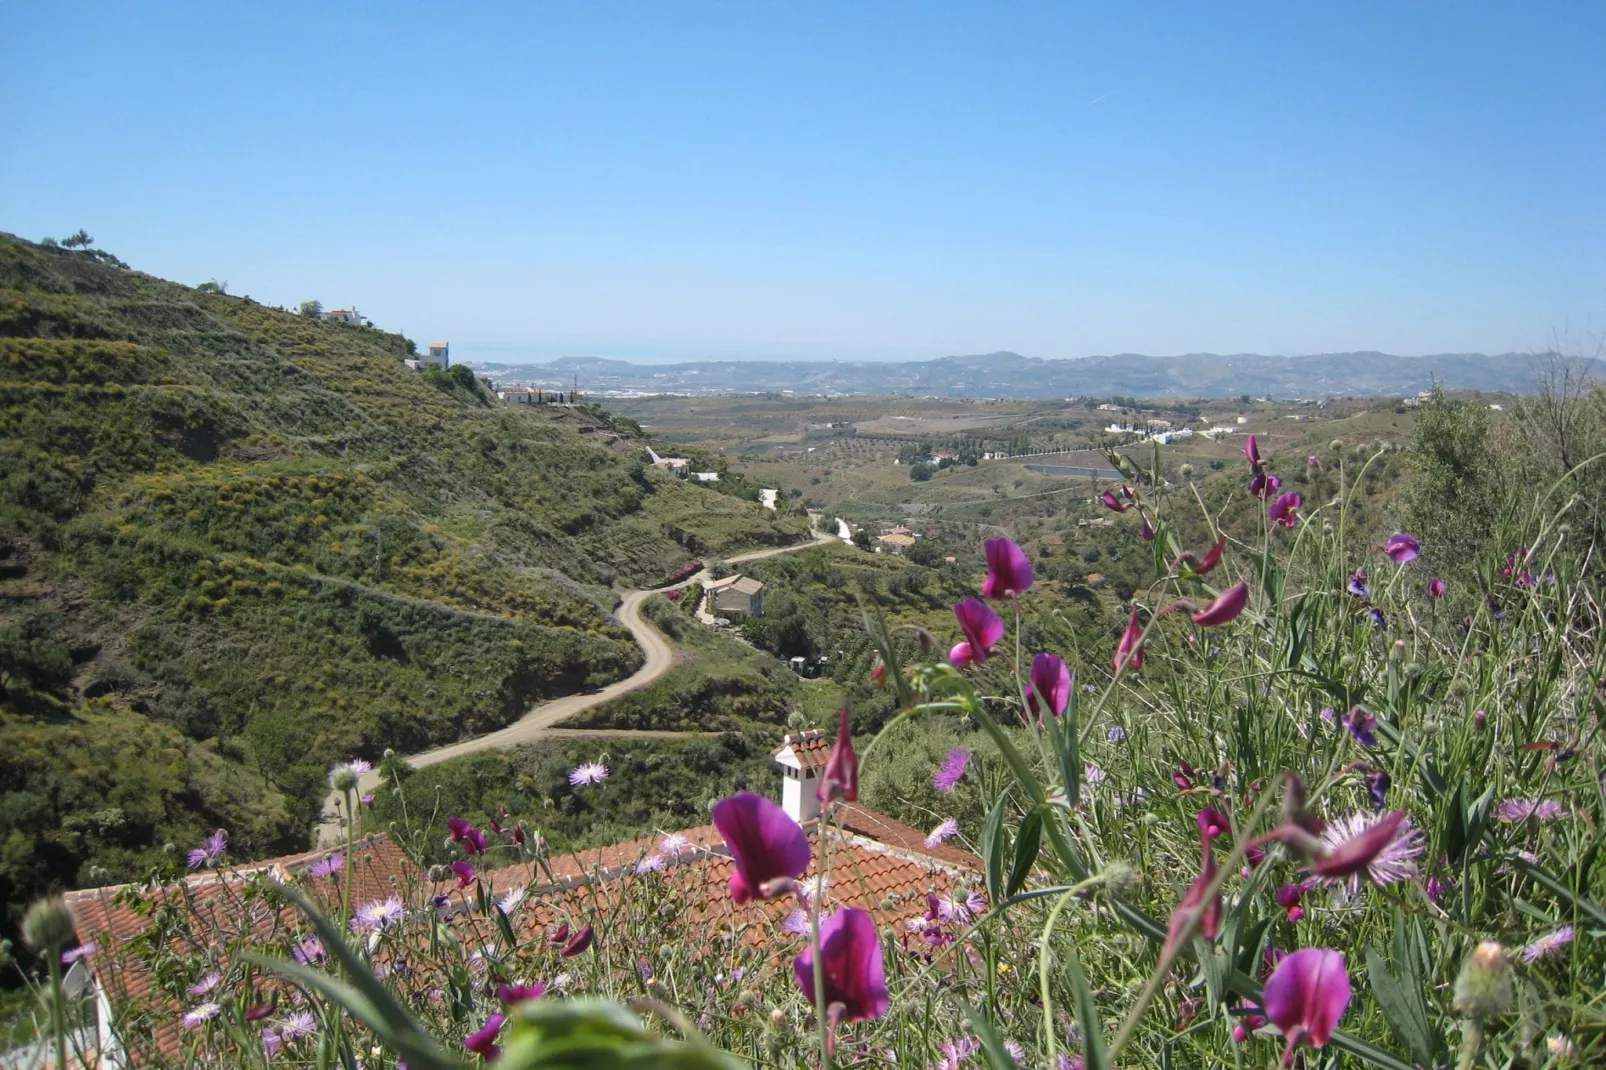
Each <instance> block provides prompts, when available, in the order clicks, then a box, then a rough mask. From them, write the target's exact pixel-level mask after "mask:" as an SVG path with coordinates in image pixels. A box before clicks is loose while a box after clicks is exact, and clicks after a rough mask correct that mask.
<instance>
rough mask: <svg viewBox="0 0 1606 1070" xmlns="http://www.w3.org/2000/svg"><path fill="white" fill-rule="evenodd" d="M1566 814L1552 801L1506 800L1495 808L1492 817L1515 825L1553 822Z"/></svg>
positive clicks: (1559, 805)
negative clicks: (1518, 823) (1523, 822)
mask: <svg viewBox="0 0 1606 1070" xmlns="http://www.w3.org/2000/svg"><path fill="white" fill-rule="evenodd" d="M1566 813H1567V811H1566V810H1564V809H1562V806H1561V803H1559V802H1557V801H1556V800H1554V799H1544V800H1539V799H1507V800H1506V801H1505V802H1502V803H1501V804H1500V805H1499V806H1498V807H1496V808H1495V812H1494V816H1496V817H1498V818H1499V819H1500V820H1501V821H1509V822H1512V823H1513V824H1515V823H1516V822H1518V821H1527V820H1529V819H1530V818H1532V819H1533V820H1535V821H1554V820H1555V819H1556V818H1558V817H1562V816H1564V815H1565V814H1566Z"/></svg>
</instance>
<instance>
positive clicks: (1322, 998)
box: [1262, 947, 1350, 1066]
mask: <svg viewBox="0 0 1606 1070" xmlns="http://www.w3.org/2000/svg"><path fill="white" fill-rule="evenodd" d="M1349 999H1350V986H1349V969H1348V967H1347V965H1346V964H1345V962H1344V956H1343V954H1342V953H1341V952H1338V951H1332V950H1329V949H1328V948H1324V947H1306V948H1301V949H1300V950H1298V951H1295V952H1294V953H1293V954H1291V955H1289V956H1287V957H1286V958H1284V959H1283V960H1282V961H1281V962H1279V963H1278V964H1277V968H1276V969H1275V970H1273V971H1272V974H1271V979H1270V980H1269V981H1267V982H1266V991H1265V993H1264V996H1263V999H1262V1002H1263V1004H1264V1005H1265V1011H1266V1017H1268V1018H1270V1019H1271V1020H1272V1024H1274V1025H1275V1026H1276V1027H1277V1028H1278V1029H1281V1030H1282V1032H1283V1036H1285V1037H1287V1038H1288V1048H1287V1050H1286V1051H1285V1052H1284V1054H1283V1065H1284V1066H1289V1065H1291V1064H1292V1063H1293V1059H1294V1049H1296V1048H1298V1047H1299V1046H1300V1045H1301V1044H1308V1045H1310V1046H1311V1047H1313V1048H1321V1047H1325V1046H1326V1045H1327V1042H1328V1040H1330V1039H1331V1038H1332V1036H1333V1030H1334V1029H1335V1028H1337V1026H1338V1020H1339V1019H1340V1018H1342V1017H1343V1016H1344V1011H1345V1009H1346V1008H1347V1007H1348V1006H1349Z"/></svg>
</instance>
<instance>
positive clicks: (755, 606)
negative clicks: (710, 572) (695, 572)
mask: <svg viewBox="0 0 1606 1070" xmlns="http://www.w3.org/2000/svg"><path fill="white" fill-rule="evenodd" d="M703 590H705V591H707V592H708V608H709V611H710V612H712V613H713V614H714V616H716V617H719V616H726V615H728V614H731V613H740V614H742V615H743V616H747V617H762V616H763V615H764V584H763V582H762V581H760V580H755V579H754V578H753V577H751V576H740V575H737V576H726V577H725V578H724V579H722V580H709V581H708V582H707V583H705V584H703Z"/></svg>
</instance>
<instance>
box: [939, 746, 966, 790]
mask: <svg viewBox="0 0 1606 1070" xmlns="http://www.w3.org/2000/svg"><path fill="white" fill-rule="evenodd" d="M969 765H970V748H969V747H955V748H954V749H953V750H951V751H949V752H948V757H946V758H944V759H943V760H942V764H941V765H939V766H938V767H937V771H936V772H935V773H933V774H932V776H931V786H932V787H934V788H936V789H937V791H938V792H939V793H941V794H943V795H952V794H953V793H954V788H956V787H957V786H958V785H959V780H960V778H961V777H963V776H964V775H965V768H966V767H967V766H969Z"/></svg>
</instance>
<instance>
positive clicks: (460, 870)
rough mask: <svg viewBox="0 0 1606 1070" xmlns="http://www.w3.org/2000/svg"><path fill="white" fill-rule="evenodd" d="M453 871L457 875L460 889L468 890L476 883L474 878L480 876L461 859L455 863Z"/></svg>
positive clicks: (452, 867)
mask: <svg viewBox="0 0 1606 1070" xmlns="http://www.w3.org/2000/svg"><path fill="white" fill-rule="evenodd" d="M451 869H452V872H453V873H455V874H457V886H458V887H459V888H467V887H468V886H469V885H471V884H473V883H474V878H475V877H476V876H478V874H477V873H475V872H474V867H473V866H472V865H470V864H469V863H467V862H464V861H462V860H461V859H459V860H458V861H456V862H453V863H452V866H451Z"/></svg>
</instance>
